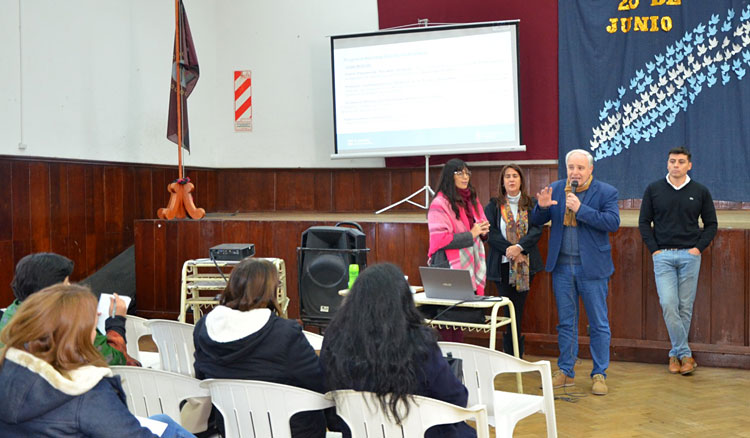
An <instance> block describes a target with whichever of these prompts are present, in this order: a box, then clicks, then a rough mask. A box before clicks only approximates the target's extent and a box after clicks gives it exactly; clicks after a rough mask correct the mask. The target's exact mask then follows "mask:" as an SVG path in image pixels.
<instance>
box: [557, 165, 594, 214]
mask: <svg viewBox="0 0 750 438" xmlns="http://www.w3.org/2000/svg"><path fill="white" fill-rule="evenodd" d="M593 180H594V175H589V179H587V180H586V182H585V183H583V185H582V186H578V188H576V193H580V192H583V191H585V190H588V188H589V186H590V185H591V181H593ZM572 191H573V188H572V187H570V180H568V181H567V182H566V183H565V197H566V198H567V197H568V193H571V192H572ZM563 225H565V226H566V227H577V226H578V222H576V214H575V212H574V211H573V210H571V209H569V208H566V209H565V219H564V220H563Z"/></svg>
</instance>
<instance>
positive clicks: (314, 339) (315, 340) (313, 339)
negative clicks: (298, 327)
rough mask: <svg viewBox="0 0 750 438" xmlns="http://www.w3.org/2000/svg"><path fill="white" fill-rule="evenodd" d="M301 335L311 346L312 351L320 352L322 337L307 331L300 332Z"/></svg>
mask: <svg viewBox="0 0 750 438" xmlns="http://www.w3.org/2000/svg"><path fill="white" fill-rule="evenodd" d="M302 334H303V335H305V338H306V339H307V342H309V343H310V345H312V348H313V350H315V351H320V350H321V349H322V348H323V335H319V334H317V333H313V332H308V331H307V330H302Z"/></svg>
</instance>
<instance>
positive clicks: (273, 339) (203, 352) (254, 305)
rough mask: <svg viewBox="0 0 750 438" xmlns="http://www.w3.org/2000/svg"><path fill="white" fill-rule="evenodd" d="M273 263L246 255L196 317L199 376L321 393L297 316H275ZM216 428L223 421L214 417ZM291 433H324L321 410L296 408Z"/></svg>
mask: <svg viewBox="0 0 750 438" xmlns="http://www.w3.org/2000/svg"><path fill="white" fill-rule="evenodd" d="M278 285H279V279H278V274H277V273H276V268H275V267H274V266H273V264H272V263H271V262H268V261H266V260H259V259H252V258H248V259H245V260H243V261H242V262H240V263H239V264H238V265H237V266H236V267H235V268H234V269H233V270H232V275H231V276H230V277H229V284H227V287H226V289H225V290H224V293H223V294H222V296H221V301H220V304H219V305H218V306H216V307H215V308H214V309H213V310H212V311H211V312H210V313H209V314H208V315H206V316H205V317H204V318H201V319H200V320H198V322H197V323H196V324H195V330H194V332H193V342H194V343H195V375H196V377H197V378H199V379H208V378H218V379H245V380H262V381H265V382H273V383H282V384H284V385H291V386H297V387H300V388H305V389H309V390H312V391H317V392H321V393H322V392H324V386H323V371H322V370H321V368H320V362H319V360H318V356H317V355H316V354H315V350H313V348H312V346H310V343H309V342H308V341H307V339H306V338H305V336H304V335H303V334H302V327H301V326H300V325H299V324H297V321H294V320H288V319H283V318H280V317H279V316H278V313H279V307H278V303H277V302H276V289H277V288H278ZM217 426H218V428H219V429H220V430H222V429H223V423H222V422H221V421H217ZM290 427H291V429H292V436H293V437H294V438H308V437H324V436H325V432H326V423H325V417H324V415H323V412H322V411H314V412H304V413H298V414H296V415H294V416H292V419H291V421H290Z"/></svg>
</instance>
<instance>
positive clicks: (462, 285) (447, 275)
mask: <svg viewBox="0 0 750 438" xmlns="http://www.w3.org/2000/svg"><path fill="white" fill-rule="evenodd" d="M419 274H420V275H421V276H422V286H423V287H424V293H425V296H426V297H427V298H438V299H441V300H458V301H474V300H481V299H482V298H484V297H483V296H482V295H476V294H475V293H474V285H472V283H471V274H470V273H469V271H467V270H464V269H450V268H431V267H427V266H420V267H419Z"/></svg>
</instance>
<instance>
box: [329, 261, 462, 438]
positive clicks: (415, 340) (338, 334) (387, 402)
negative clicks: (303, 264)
mask: <svg viewBox="0 0 750 438" xmlns="http://www.w3.org/2000/svg"><path fill="white" fill-rule="evenodd" d="M320 360H321V362H322V364H323V368H324V369H325V374H326V384H327V388H328V389H329V390H336V389H354V390H357V391H370V392H374V393H375V394H377V396H378V399H379V401H380V404H381V406H382V408H383V409H384V410H387V411H389V412H391V413H392V414H393V417H394V418H396V419H399V418H400V416H399V413H398V411H397V410H396V406H397V403H398V402H405V403H407V405H408V404H409V403H410V398H409V395H412V394H414V395H422V396H425V397H430V398H435V399H438V400H442V401H445V402H448V403H453V404H454V405H458V406H461V407H466V402H467V400H468V391H467V390H466V387H464V385H463V384H462V383H461V382H460V381H459V380H458V378H456V376H455V375H454V374H453V373H452V372H451V369H450V367H449V365H448V362H447V361H446V360H445V358H444V357H443V356H442V354H441V352H440V347H438V344H437V341H436V334H435V332H434V330H432V329H431V328H429V327H427V326H425V325H424V324H423V319H422V315H421V314H420V313H419V312H417V309H416V306H415V305H414V299H413V298H412V294H411V290H410V289H409V285H408V284H407V282H406V280H405V279H404V273H403V272H401V270H400V269H399V268H397V267H396V266H394V265H391V264H388V263H384V264H380V265H374V266H370V267H369V268H367V269H366V270H365V271H364V272H363V273H362V274H360V275H359V277H357V280H356V281H355V282H354V286H353V287H352V289H351V290H350V291H349V295H348V296H347V297H346V300H344V304H343V305H342V306H341V307H340V308H339V310H338V311H337V312H336V315H335V316H334V318H333V320H332V321H331V324H330V325H329V326H328V330H326V335H325V338H324V339H323V349H322V350H321V352H320ZM332 428H334V427H332ZM340 428H341V429H343V431H344V436H345V437H348V436H349V430H348V428H346V427H345V425H343V422H342V425H341V427H340ZM425 436H426V437H428V438H438V437H440V438H469V437H476V431H475V430H474V429H472V428H471V427H469V426H468V425H467V424H466V423H456V424H450V425H441V426H434V427H432V428H430V429H429V430H428V431H427V434H425Z"/></svg>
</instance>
